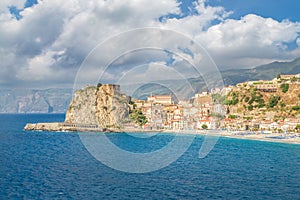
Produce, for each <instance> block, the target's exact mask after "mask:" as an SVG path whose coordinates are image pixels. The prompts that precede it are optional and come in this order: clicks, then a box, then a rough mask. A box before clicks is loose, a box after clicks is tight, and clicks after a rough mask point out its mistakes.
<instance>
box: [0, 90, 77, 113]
mask: <svg viewBox="0 0 300 200" xmlns="http://www.w3.org/2000/svg"><path fill="white" fill-rule="evenodd" d="M71 98H72V89H58V88H56V89H45V90H32V89H2V90H0V113H65V112H66V110H67V108H68V105H69V103H70V101H71Z"/></svg>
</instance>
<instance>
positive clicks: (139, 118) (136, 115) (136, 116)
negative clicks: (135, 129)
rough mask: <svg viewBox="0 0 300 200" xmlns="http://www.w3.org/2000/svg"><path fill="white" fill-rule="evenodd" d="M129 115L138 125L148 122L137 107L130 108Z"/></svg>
mask: <svg viewBox="0 0 300 200" xmlns="http://www.w3.org/2000/svg"><path fill="white" fill-rule="evenodd" d="M129 117H130V119H133V120H134V122H135V123H137V124H138V125H139V126H140V127H142V126H143V125H145V124H146V123H147V122H148V121H147V118H146V116H145V115H144V114H143V112H142V111H141V110H139V109H136V110H132V111H131V113H130V115H129Z"/></svg>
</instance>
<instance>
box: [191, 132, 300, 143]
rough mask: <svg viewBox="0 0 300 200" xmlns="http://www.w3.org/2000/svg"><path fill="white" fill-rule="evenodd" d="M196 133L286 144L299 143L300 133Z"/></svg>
mask: <svg viewBox="0 0 300 200" xmlns="http://www.w3.org/2000/svg"><path fill="white" fill-rule="evenodd" d="M197 134H201V135H214V136H220V137H228V138H237V139H245V140H259V141H268V142H280V143H288V144H300V135H299V134H298V133H289V134H284V133H269V134H263V133H260V132H251V133H250V132H249V133H248V132H227V131H223V132H220V133H219V134H214V133H211V132H203V131H202V132H197Z"/></svg>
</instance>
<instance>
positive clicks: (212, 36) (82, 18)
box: [0, 0, 300, 86]
mask: <svg viewBox="0 0 300 200" xmlns="http://www.w3.org/2000/svg"><path fill="white" fill-rule="evenodd" d="M24 3H25V0H19V1H18V0H13V1H12V0H1V1H0V35H1V37H0V57H1V63H0V73H1V74H0V77H1V83H0V84H2V85H9V83H11V82H22V83H24V84H23V85H26V83H30V82H31V81H36V82H39V83H40V84H43V83H44V82H45V83H47V86H49V83H51V81H52V83H53V85H55V84H56V83H59V82H66V81H69V83H70V85H72V84H73V82H72V80H74V78H75V73H76V70H77V69H78V68H79V66H80V64H81V63H82V62H83V60H84V58H85V57H86V56H87V55H88V53H89V52H90V51H91V50H92V49H93V48H94V47H95V46H96V45H98V44H99V43H101V42H103V41H105V40H106V39H107V38H109V37H111V36H113V35H117V34H120V33H122V32H124V31H125V32H126V31H128V30H132V29H135V28H143V27H160V28H162V29H171V30H175V31H177V32H179V33H183V34H185V35H187V36H188V37H191V38H193V39H194V40H195V41H197V42H199V43H200V44H202V45H203V47H204V48H205V49H206V50H207V51H208V52H209V53H210V54H211V55H212V57H213V59H214V60H215V61H216V62H217V64H218V66H219V67H240V66H244V67H249V66H252V65H257V64H262V63H266V62H269V61H273V60H274V59H282V60H286V59H292V58H295V57H297V56H298V55H299V53H300V50H299V47H298V48H296V49H294V50H290V49H289V48H288V44H289V43H295V44H297V45H298V46H299V32H300V28H299V26H300V25H299V23H297V22H296V23H293V22H290V21H282V22H278V21H276V20H273V19H267V18H263V17H260V16H257V15H253V14H250V15H247V16H244V17H243V18H242V19H240V20H232V19H229V17H230V14H231V12H228V11H226V10H225V9H224V8H222V7H211V6H207V1H206V0H199V1H198V2H196V3H194V10H195V12H194V14H190V15H188V16H185V17H182V18H179V19H177V18H168V16H169V14H176V15H179V16H180V15H182V13H181V10H180V7H179V5H180V2H177V1H176V0H153V1H151V2H150V1H148V0H139V1H133V0H123V1H118V0H110V1H100V0H91V1H85V0H65V1H61V0H43V1H39V2H38V4H37V5H35V6H33V7H30V8H25V9H24V10H23V11H22V12H21V13H20V14H21V15H22V16H23V18H22V19H21V20H16V18H15V17H14V16H13V15H12V14H10V12H9V9H8V7H9V6H16V7H17V8H18V9H23V8H24ZM161 17H164V19H163V20H162V21H159V19H160V18H161ZM136 37H138V36H136ZM144 37H145V43H147V44H148V45H151V42H152V43H153V44H155V42H157V41H155V40H153V41H152V39H153V38H151V36H149V35H144ZM172 37H173V36H171V35H170V40H169V41H162V43H163V44H164V45H165V46H166V47H173V46H174V43H178V46H180V41H178V40H177V39H176V37H174V38H172ZM135 40H137V38H135V37H134V36H133V37H131V38H130V39H129V40H127V41H124V42H123V43H122V46H125V47H127V48H130V47H134V42H135ZM125 47H124V48H125ZM118 48H121V47H120V46H117V47H110V49H109V50H104V51H102V52H99V57H98V58H97V59H98V60H97V62H98V61H101V59H102V58H105V57H106V56H107V55H109V54H114V53H115V52H118ZM114 49H115V50H114ZM144 56H145V57H146V56H149V57H151V58H152V59H153V62H157V63H160V62H163V61H164V60H163V59H166V58H167V56H165V55H162V54H155V53H153V52H152V53H149V52H146V53H145V54H144ZM185 57H188V55H185ZM2 58H3V59H2ZM4 58H5V59H4ZM174 58H175V62H174V64H173V66H172V67H174V68H175V69H179V68H180V66H185V67H188V65H187V63H186V62H185V61H183V60H182V58H181V59H180V58H178V57H174ZM194 58H199V59H200V60H201V55H197V53H195V57H194ZM194 58H193V59H194ZM2 60H4V61H2ZM145 60H147V59H145V58H143V55H139V56H131V57H130V56H129V57H128V58H126V59H124V61H122V59H119V60H118V62H119V63H116V64H119V65H121V64H122V62H123V63H124V65H126V63H125V61H127V62H129V61H130V62H132V63H135V64H139V63H141V62H143V61H145ZM200 60H199V62H200ZM164 62H165V61H164ZM100 63H101V62H100ZM98 64H99V63H98ZM153 69H154V68H153ZM8 74H9V76H8ZM111 76H113V74H111Z"/></svg>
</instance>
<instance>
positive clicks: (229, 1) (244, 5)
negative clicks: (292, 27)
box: [209, 0, 300, 21]
mask: <svg viewBox="0 0 300 200" xmlns="http://www.w3.org/2000/svg"><path fill="white" fill-rule="evenodd" d="M209 5H212V6H222V7H224V8H226V9H227V10H231V11H233V12H234V13H233V15H232V16H231V17H232V18H235V19H239V18H240V17H241V16H244V15H246V14H249V13H252V14H256V15H260V16H262V17H266V18H267V17H270V18H273V19H276V20H279V21H281V20H284V19H289V20H291V21H300V12H299V8H300V1H298V0H210V1H209Z"/></svg>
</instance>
